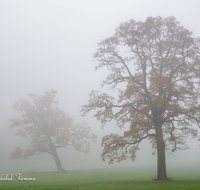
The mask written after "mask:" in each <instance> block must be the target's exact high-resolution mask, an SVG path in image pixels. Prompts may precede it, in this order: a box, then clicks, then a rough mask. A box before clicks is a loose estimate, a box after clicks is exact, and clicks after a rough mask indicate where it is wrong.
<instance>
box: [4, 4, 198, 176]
mask: <svg viewBox="0 0 200 190" xmlns="http://www.w3.org/2000/svg"><path fill="white" fill-rule="evenodd" d="M199 6H200V2H199V1H198V0H190V1H184V0H176V1H172V0H163V1H159V0H141V1H137V0H123V1H116V0H106V1H105V0H101V1H100V0H95V1H94V0H85V1H81V0H74V1H64V0H60V1H55V0H35V1H26V0H18V1H6V0H1V1H0V22H1V25H0V34H1V35H0V65H1V70H0V85H1V99H0V105H1V107H0V115H1V120H0V127H1V133H0V153H1V154H0V173H6V172H18V171H33V170H34V171H35V170H56V165H55V163H54V160H53V158H52V156H51V155H48V154H43V155H39V156H32V157H29V158H27V159H25V160H24V159H23V158H20V159H17V160H10V154H11V153H12V152H13V151H14V149H15V147H16V146H21V147H23V148H25V147H26V146H27V145H28V143H29V139H23V138H21V137H20V136H16V133H17V131H18V129H13V130H10V128H9V119H11V118H15V117H19V116H20V115H19V113H16V112H14V111H13V109H12V105H13V104H14V103H15V102H16V101H18V100H19V99H24V100H27V101H29V98H28V94H30V93H33V94H37V95H43V94H44V93H45V92H46V91H47V90H48V89H55V90H57V91H58V94H57V97H56V99H57V100H58V101H59V108H60V109H63V110H65V111H66V112H68V113H69V114H70V115H71V116H73V117H74V120H75V122H81V121H86V122H88V123H89V125H90V127H91V130H92V132H93V133H95V134H96V135H98V141H97V142H96V143H91V151H90V153H88V154H84V153H81V152H77V151H75V150H74V148H73V147H66V148H62V149H59V150H58V154H59V156H60V159H61V162H62V164H63V167H64V168H65V169H66V170H67V169H78V168H99V167H100V168H101V167H121V166H130V165H139V164H141V165H145V164H149V165H155V166H156V159H157V158H156V156H154V155H152V152H153V150H152V148H151V145H150V143H149V141H144V142H142V143H141V145H140V150H139V151H138V152H137V158H136V160H135V161H134V162H131V160H126V161H122V162H121V163H115V164H112V165H110V164H108V161H106V162H102V160H101V157H100V155H101V153H102V147H101V139H102V137H103V136H104V135H106V134H110V133H111V132H113V133H119V134H123V132H124V131H125V130H126V129H127V128H128V126H125V128H124V129H118V128H117V127H116V126H115V122H111V123H107V125H106V126H105V127H104V128H103V129H102V128H101V123H100V122H98V121H97V120H96V119H95V118H93V117H92V114H89V115H88V116H86V117H81V113H80V109H81V106H82V105H83V104H86V103H87V101H88V94H89V92H90V91H91V90H92V89H95V90H100V91H109V89H108V88H107V87H103V88H102V87H101V82H102V81H103V80H104V79H105V77H106V76H107V73H108V71H107V70H105V69H101V70H98V71H95V69H94V67H95V63H94V62H93V60H92V55H93V53H94V52H95V50H96V48H97V43H98V42H100V41H101V40H102V39H105V38H106V37H109V36H111V35H112V34H114V31H115V28H116V27H118V26H119V24H120V23H121V22H126V21H128V20H129V19H135V20H142V21H144V20H145V19H146V18H147V17H148V16H153V17H155V16H161V17H168V16H171V15H173V16H174V17H175V18H176V19H177V20H178V21H179V22H181V25H183V26H184V27H185V28H187V29H188V30H190V31H192V32H193V35H194V36H195V37H197V36H200V27H199V26H198V22H199V18H200V12H199ZM112 93H113V92H112ZM188 146H189V147H190V149H188V150H185V151H178V152H176V153H175V154H174V156H172V155H168V153H167V154H166V160H167V167H174V166H177V167H178V166H180V167H182V166H193V165H195V166H196V167H199V168H200V162H199V157H200V147H199V144H198V142H197V140H195V139H190V138H189V137H188Z"/></svg>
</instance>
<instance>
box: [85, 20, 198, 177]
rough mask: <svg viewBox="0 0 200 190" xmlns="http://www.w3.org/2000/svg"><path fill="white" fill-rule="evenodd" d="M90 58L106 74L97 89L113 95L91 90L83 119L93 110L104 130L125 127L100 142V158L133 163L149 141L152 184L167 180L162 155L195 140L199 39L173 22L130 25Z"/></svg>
mask: <svg viewBox="0 0 200 190" xmlns="http://www.w3.org/2000/svg"><path fill="white" fill-rule="evenodd" d="M94 59H95V61H97V66H96V69H99V68H102V67H106V68H107V69H108V70H109V72H110V74H109V75H108V76H107V78H106V79H105V80H104V81H103V83H102V85H108V86H109V88H110V89H111V90H113V91H114V92H115V93H117V95H114V96H111V95H108V94H107V93H100V92H98V91H94V90H92V91H91V93H90V94H89V101H88V104H87V105H84V106H83V107H82V113H83V115H85V114H87V113H88V112H91V111H92V110H96V111H95V115H94V116H95V117H96V118H97V119H98V120H100V121H101V123H102V124H103V125H104V124H105V123H107V122H109V121H111V120H115V121H116V124H117V126H119V127H120V128H121V127H124V126H125V125H126V124H128V125H129V126H130V130H129V131H125V132H124V135H122V136H120V135H118V134H115V133H114V131H113V133H112V134H110V135H106V136H104V137H103V139H102V146H103V153H102V155H101V156H102V159H103V160H105V159H109V162H110V163H113V162H114V160H116V161H118V162H120V161H122V160H125V159H126V158H128V157H129V158H131V159H132V160H134V159H135V157H136V151H137V150H138V149H139V148H138V146H139V144H140V142H141V141H142V140H144V139H149V140H150V142H151V144H152V147H153V148H154V149H155V150H157V152H156V153H157V179H158V180H165V179H167V173H166V161H165V152H166V150H168V151H171V152H175V151H176V150H183V149H186V148H187V145H186V138H187V137H188V136H189V135H191V136H192V137H197V132H198V131H197V128H195V126H197V125H198V126H199V122H200V105H199V97H200V93H199V92H200V89H199V88H200V81H199V80H200V51H199V39H198V38H194V37H192V32H190V31H188V30H187V29H185V28H184V27H183V26H181V25H180V23H179V22H178V21H177V20H176V19H175V18H174V17H168V18H161V17H155V18H152V17H148V18H147V19H146V21H145V22H142V21H138V22H137V21H135V20H129V21H128V22H124V23H121V24H120V26H119V27H118V28H117V29H116V30H115V34H114V35H113V36H111V37H109V38H106V39H104V40H102V41H101V42H100V43H98V48H97V50H96V53H95V54H94ZM195 124H197V125H195Z"/></svg>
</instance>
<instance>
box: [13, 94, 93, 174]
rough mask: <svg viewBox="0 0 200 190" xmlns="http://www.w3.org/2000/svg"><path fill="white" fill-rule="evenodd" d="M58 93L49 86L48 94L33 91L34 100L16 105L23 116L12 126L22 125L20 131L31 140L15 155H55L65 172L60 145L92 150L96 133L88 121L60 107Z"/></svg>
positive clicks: (85, 150)
mask: <svg viewBox="0 0 200 190" xmlns="http://www.w3.org/2000/svg"><path fill="white" fill-rule="evenodd" d="M56 94H57V91H55V90H48V91H47V92H46V93H45V95H44V96H37V95H35V94H30V95H29V97H30V98H31V100H32V102H31V103H29V102H27V101H24V100H22V101H17V102H16V103H15V104H14V105H13V109H14V110H16V111H18V112H20V113H21V118H14V119H10V128H14V127H18V128H20V129H19V132H18V133H17V135H20V136H21V137H24V138H30V140H31V141H30V144H29V146H28V147H27V149H25V150H23V149H21V148H19V147H16V148H15V152H14V153H12V154H11V159H16V158H20V157H24V158H27V157H29V156H32V155H34V154H36V155H37V154H42V153H48V154H51V155H52V156H53V158H54V160H55V162H56V166H57V168H58V171H61V172H62V171H64V169H63V167H62V164H61V162H60V159H59V157H58V154H57V151H56V150H57V149H58V148H62V147H65V146H68V145H72V146H74V147H75V149H76V150H77V151H82V152H84V153H88V152H89V151H90V140H92V141H95V140H96V138H97V137H96V135H94V134H92V133H91V132H90V127H89V126H88V125H87V123H86V122H82V123H76V124H75V123H74V120H73V117H71V116H70V115H69V114H67V113H66V112H65V111H63V110H60V109H59V108H58V101H57V100H55V97H56Z"/></svg>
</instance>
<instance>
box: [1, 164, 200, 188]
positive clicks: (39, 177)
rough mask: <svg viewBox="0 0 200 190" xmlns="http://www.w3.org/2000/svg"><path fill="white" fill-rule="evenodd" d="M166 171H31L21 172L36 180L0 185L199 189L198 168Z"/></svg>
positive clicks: (103, 169) (139, 168)
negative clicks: (161, 177)
mask: <svg viewBox="0 0 200 190" xmlns="http://www.w3.org/2000/svg"><path fill="white" fill-rule="evenodd" d="M168 173H169V174H170V176H169V177H170V178H171V179H170V180H167V181H155V180H154V178H155V177H156V173H155V168H152V167H144V166H143V167H142V166H137V167H136V166H134V167H121V168H110V169H108V168H102V169H84V170H69V171H68V172H66V173H56V172H54V171H49V172H32V173H22V174H21V175H22V177H23V178H35V179H36V180H35V181H0V189H2V190H6V189H10V190H14V189H20V190H33V189H34V190H35V189H36V190H39V189H59V190H60V189H67V190H68V189H69V190H70V189H73V190H102V189H108V190H122V189H123V190H124V189H125V190H129V189H134V190H137V189H138V190H151V189H152V190H155V189H159V190H164V189H165V190H166V189H169V190H173V189H176V190H186V189H187V190H188V189H190V190H192V189H194V190H198V189H199V190H200V172H199V170H198V169H195V168H184V169H180V168H179V169H178V170H177V169H170V170H169V172H168Z"/></svg>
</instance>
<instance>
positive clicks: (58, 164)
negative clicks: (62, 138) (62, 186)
mask: <svg viewBox="0 0 200 190" xmlns="http://www.w3.org/2000/svg"><path fill="white" fill-rule="evenodd" d="M49 145H50V149H51V152H52V156H53V158H54V161H55V163H56V166H57V169H58V172H62V173H63V172H66V170H65V169H64V168H63V167H62V164H61V161H60V158H59V157H58V153H57V151H56V148H55V146H54V144H53V142H52V140H51V137H49Z"/></svg>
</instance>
